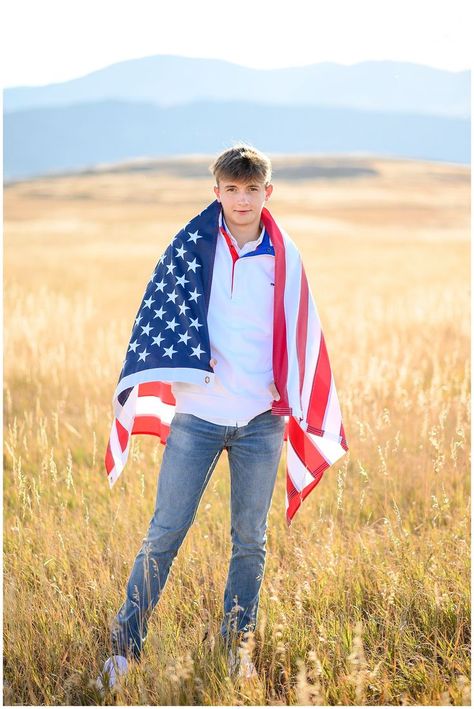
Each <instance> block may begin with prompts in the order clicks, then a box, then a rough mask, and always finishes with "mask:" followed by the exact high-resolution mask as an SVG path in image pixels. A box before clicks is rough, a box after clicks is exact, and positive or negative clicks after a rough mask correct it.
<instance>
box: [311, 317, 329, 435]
mask: <svg viewBox="0 0 474 709" xmlns="http://www.w3.org/2000/svg"><path fill="white" fill-rule="evenodd" d="M330 389H331V367H330V365H329V358H328V353H327V350H326V342H325V340H324V335H323V331H322V330H321V339H320V343H319V354H318V363H317V365H316V371H315V373H314V378H313V386H312V387H311V397H310V401H309V406H308V415H307V418H306V420H307V422H308V424H309V425H310V426H312V427H313V428H318V429H321V430H322V429H323V423H324V416H325V413H326V408H327V405H328V399H329V391H330Z"/></svg>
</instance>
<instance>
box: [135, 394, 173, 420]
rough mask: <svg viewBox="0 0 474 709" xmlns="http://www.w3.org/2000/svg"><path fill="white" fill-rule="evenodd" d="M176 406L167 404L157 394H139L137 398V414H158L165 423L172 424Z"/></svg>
mask: <svg viewBox="0 0 474 709" xmlns="http://www.w3.org/2000/svg"><path fill="white" fill-rule="evenodd" d="M175 409H176V407H175V406H173V405H172V404H165V403H163V401H161V399H159V398H158V397H157V396H139V397H138V399H137V409H136V415H137V416H156V417H157V418H159V419H160V420H161V421H162V422H163V423H167V424H170V423H171V419H172V418H173V416H174V413H175Z"/></svg>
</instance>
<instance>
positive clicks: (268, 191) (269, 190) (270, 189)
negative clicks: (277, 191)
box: [265, 184, 273, 199]
mask: <svg viewBox="0 0 474 709" xmlns="http://www.w3.org/2000/svg"><path fill="white" fill-rule="evenodd" d="M272 192H273V185H271V184H270V185H267V186H266V187H265V199H269V198H270V195H271V193H272Z"/></svg>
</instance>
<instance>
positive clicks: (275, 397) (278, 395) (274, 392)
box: [270, 382, 280, 401]
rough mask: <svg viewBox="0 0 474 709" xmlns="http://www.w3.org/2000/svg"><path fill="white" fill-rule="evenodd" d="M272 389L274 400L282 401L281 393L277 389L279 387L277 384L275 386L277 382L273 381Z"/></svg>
mask: <svg viewBox="0 0 474 709" xmlns="http://www.w3.org/2000/svg"><path fill="white" fill-rule="evenodd" d="M270 391H271V393H272V395H273V398H274V400H275V401H280V394H279V393H278V391H277V388H276V386H275V382H272V383H271V384H270Z"/></svg>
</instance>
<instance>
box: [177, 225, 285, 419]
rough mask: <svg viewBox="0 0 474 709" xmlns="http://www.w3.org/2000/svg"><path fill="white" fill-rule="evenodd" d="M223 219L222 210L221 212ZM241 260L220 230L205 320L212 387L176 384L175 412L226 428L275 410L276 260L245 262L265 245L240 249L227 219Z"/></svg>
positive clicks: (253, 243) (255, 243)
mask: <svg viewBox="0 0 474 709" xmlns="http://www.w3.org/2000/svg"><path fill="white" fill-rule="evenodd" d="M221 217H222V212H221ZM219 223H220V224H221V223H223V226H224V228H225V230H226V232H227V234H228V235H229V236H230V238H231V240H232V243H233V244H234V246H235V249H236V251H237V254H238V256H239V258H238V259H237V260H236V261H235V264H234V262H233V259H232V255H231V253H230V249H229V246H228V245H227V242H226V240H225V237H224V236H223V234H222V233H221V232H220V231H219V234H218V237H217V245H216V254H215V260H214V270H213V275H212V284H211V293H210V300H209V310H208V315H207V322H208V328H209V337H210V343H211V356H210V357H209V359H211V358H214V359H216V360H217V365H216V366H215V368H214V372H215V377H214V384H213V385H212V384H211V385H207V386H206V387H204V386H202V385H199V384H188V383H185V382H173V384H172V391H173V395H174V397H175V399H176V412H179V413H189V414H194V415H195V416H198V417H199V418H202V419H205V420H206V421H210V422H211V423H216V424H220V425H222V426H244V425H246V424H247V423H248V422H249V421H250V420H251V419H252V418H253V417H254V416H257V415H258V414H261V413H263V412H264V411H267V410H268V409H270V408H271V405H272V401H273V394H272V392H271V390H270V386H271V384H272V383H273V293H274V282H275V257H274V256H273V254H271V253H260V254H256V255H252V256H247V257H246V258H241V257H242V256H244V254H248V253H251V252H253V251H255V249H256V248H257V246H259V244H260V243H261V242H262V240H263V237H264V234H265V228H264V227H263V228H262V231H261V233H260V236H259V238H258V239H256V240H255V241H249V242H247V243H246V244H244V246H243V247H242V248H241V249H240V248H239V246H238V244H237V241H236V239H235V238H234V237H233V236H232V234H231V233H230V231H229V228H228V227H227V225H226V224H225V222H224V220H223V219H222V221H221V219H220V220H219Z"/></svg>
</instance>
